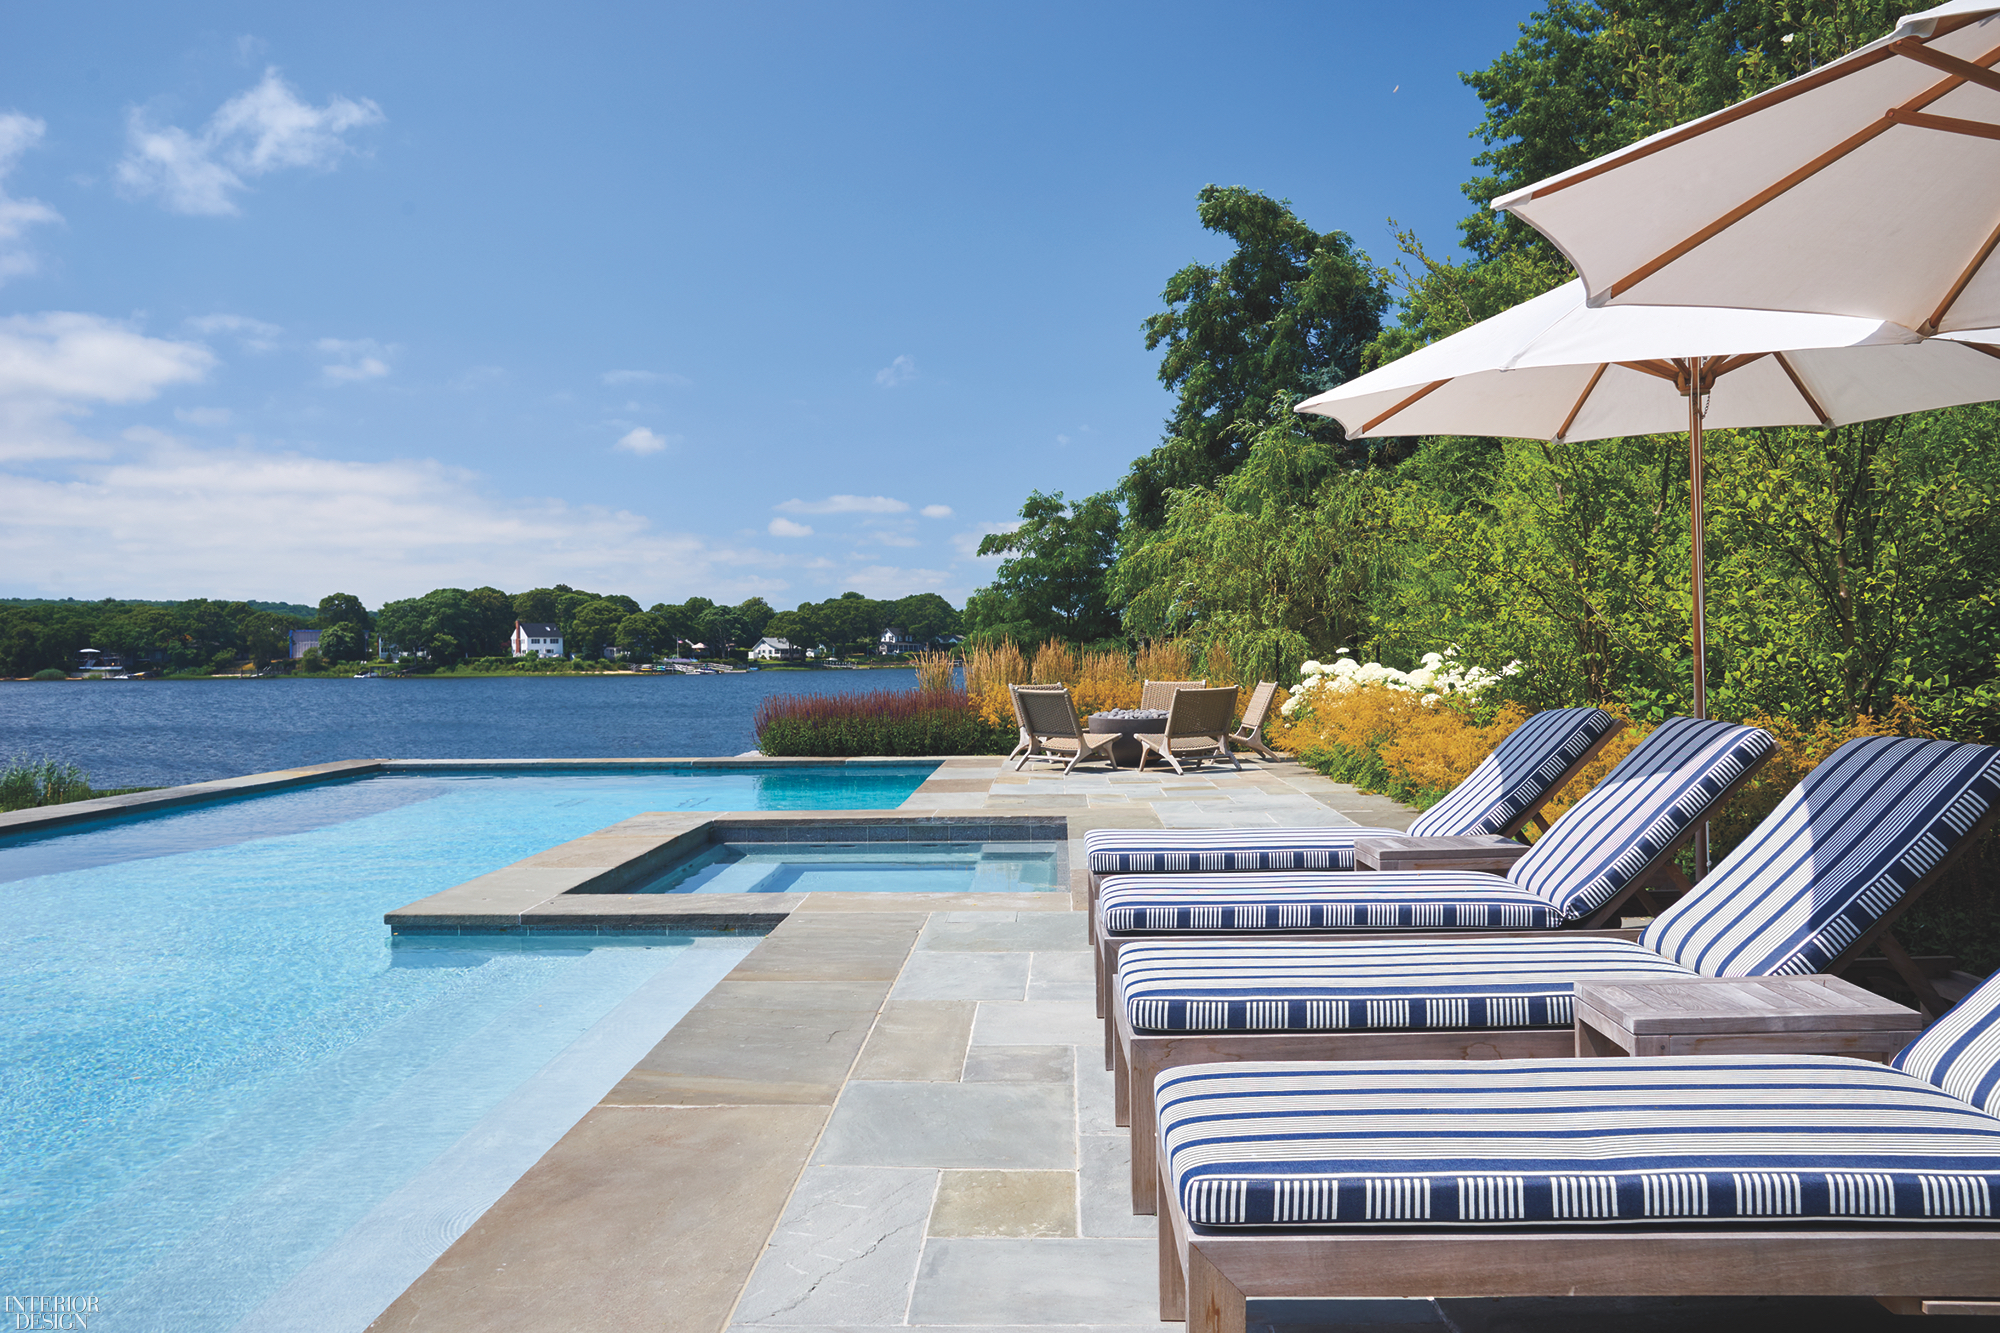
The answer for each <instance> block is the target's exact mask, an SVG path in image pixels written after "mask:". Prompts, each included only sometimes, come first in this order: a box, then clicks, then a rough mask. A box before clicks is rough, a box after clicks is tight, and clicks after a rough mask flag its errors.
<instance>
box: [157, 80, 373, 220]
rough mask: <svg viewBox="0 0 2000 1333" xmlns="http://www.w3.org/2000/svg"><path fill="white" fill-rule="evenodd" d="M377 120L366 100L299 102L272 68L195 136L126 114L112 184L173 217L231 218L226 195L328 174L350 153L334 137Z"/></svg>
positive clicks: (233, 206)
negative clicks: (266, 182)
mask: <svg viewBox="0 0 2000 1333" xmlns="http://www.w3.org/2000/svg"><path fill="white" fill-rule="evenodd" d="M382 120H383V116H382V108H381V107H379V106H377V105H375V103H374V102H372V101H370V100H369V99H367V98H365V97H364V98H362V99H361V100H360V101H358V102H357V101H355V100H353V99H351V98H347V97H334V98H330V99H329V100H328V101H327V104H326V105H325V106H320V107H316V106H313V105H311V104H310V103H308V102H304V101H301V100H300V98H299V95H298V94H297V93H295V92H293V91H292V88H291V85H289V84H287V83H286V82H285V81H284V79H282V78H281V77H279V75H278V71H277V68H276V66H272V67H271V68H268V69H266V70H265V71H264V78H263V80H262V81H261V82H259V83H258V84H257V85H256V86H255V87H254V88H250V89H248V90H247V91H245V92H241V93H238V94H237V95H236V96H235V97H232V98H230V99H229V100H228V101H227V102H224V103H223V104H222V105H221V106H220V107H219V108H217V110H216V112H215V114H214V115H213V116H210V117H209V119H208V124H206V125H204V126H203V127H202V129H201V133H199V134H189V133H188V132H187V131H186V130H183V129H181V128H180V127H179V126H176V125H164V126H155V125H154V124H153V123H152V122H151V120H150V119H149V118H148V117H147V115H146V113H145V111H143V110H142V109H140V108H137V107H135V108H133V109H132V112H131V113H130V115H129V116H128V117H127V120H126V127H125V140H126V146H125V156H124V157H123V158H121V159H120V160H119V162H118V166H117V178H118V183H119V184H120V185H121V186H123V187H124V189H125V190H126V191H127V192H128V193H130V194H132V195H134V196H140V197H143V196H148V195H151V196H156V197H158V198H159V200H160V202H161V204H162V205H163V206H164V207H166V208H167V209H169V210H170V211H172V212H175V213H189V214H195V215H206V216H224V215H229V214H234V213H237V212H240V211H241V210H240V209H238V208H237V206H236V200H235V198H234V197H233V196H234V195H235V194H237V193H238V192H240V191H243V190H247V189H249V188H250V187H249V184H248V182H249V181H250V180H251V179H254V178H256V177H258V176H264V175H268V174H270V173H271V172H274V171H281V170H284V169H286V168H288V167H299V168H305V169H309V170H319V171H331V170H333V169H334V168H335V167H336V166H338V165H339V164H340V159H341V158H342V157H344V156H346V155H347V154H348V153H350V152H353V151H354V149H353V147H352V146H351V145H349V144H348V142H347V141H346V140H345V139H344V138H342V137H341V136H342V135H344V134H346V133H347V132H348V131H349V130H353V129H359V128H360V127H362V126H364V125H376V124H380V123H381V122H382Z"/></svg>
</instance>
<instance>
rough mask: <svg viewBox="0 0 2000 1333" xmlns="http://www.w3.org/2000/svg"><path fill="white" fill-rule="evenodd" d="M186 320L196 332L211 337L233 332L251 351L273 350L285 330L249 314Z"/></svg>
mask: <svg viewBox="0 0 2000 1333" xmlns="http://www.w3.org/2000/svg"><path fill="white" fill-rule="evenodd" d="M184 322H185V323H186V324H187V326H188V327H189V328H191V329H193V330H194V331H195V332H196V333H200V334H204V335H206V336H209V337H213V336H215V335H216V334H219V333H227V334H232V335H234V336H235V338H236V340H237V341H238V342H239V343H241V344H242V345H243V348H244V350H245V351H250V352H268V351H270V350H272V349H273V348H275V347H276V346H277V345H278V335H279V334H281V333H283V332H284V330H283V329H281V328H279V327H278V326H277V325H276V324H266V323H265V322H264V321H263V320H261V319H251V318H250V317H249V316H248V315H221V314H216V315H196V316H195V317H193V318H192V319H189V320H186V321H184Z"/></svg>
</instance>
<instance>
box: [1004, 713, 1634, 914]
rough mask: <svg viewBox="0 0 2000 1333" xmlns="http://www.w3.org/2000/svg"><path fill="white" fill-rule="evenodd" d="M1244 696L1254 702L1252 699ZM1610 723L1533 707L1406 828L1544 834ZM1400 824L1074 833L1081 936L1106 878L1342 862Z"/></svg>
mask: <svg viewBox="0 0 2000 1333" xmlns="http://www.w3.org/2000/svg"><path fill="white" fill-rule="evenodd" d="M1260 688H1261V687H1260ZM1252 703H1253V706H1254V703H1255V701H1254V700H1253V701H1252ZM1248 716H1249V714H1248V713H1246V714H1245V717H1246V718H1247V717H1248ZM1618 729H1619V722H1618V719H1617V718H1615V717H1613V716H1612V715H1611V714H1609V713H1607V712H1605V711H1604V710H1603V709H1602V708H1551V709H1547V710H1545V711H1543V712H1540V713H1536V714H1535V715H1534V716H1533V717H1531V718H1529V719H1528V720H1527V721H1526V722H1523V723H1522V724H1521V725H1520V726H1518V727H1516V728H1515V729H1514V730H1513V731H1512V732H1511V733H1510V734H1509V735H1508V736H1507V739H1505V740H1503V741H1501V742H1500V744H1499V745H1498V746H1496V747H1494V750H1493V753H1491V754H1489V755H1487V756H1486V758H1485V759H1483V760H1481V761H1480V764H1479V766H1478V767H1477V768H1475V769H1473V770H1472V772H1470V773H1468V774H1467V775H1466V777H1465V780H1464V781H1463V782H1461V783H1459V784H1458V785H1457V786H1456V787H1454V788H1452V790H1451V792H1450V794H1449V795H1447V796H1446V797H1445V798H1444V799H1443V800H1442V801H1439V802H1438V803H1437V804H1436V805H1434V806H1432V807H1431V808H1430V809H1428V810H1426V811H1424V813H1423V814H1421V815H1418V816H1417V818H1416V820H1415V822H1414V823H1412V824H1411V825H1410V826H1409V829H1408V830H1407V832H1408V834H1409V835H1410V836H1411V837H1417V838H1455V837H1467V836H1476V835H1479V834H1490V835H1494V836H1498V837H1506V838H1512V837H1517V836H1518V835H1519V834H1520V833H1521V831H1522V830H1523V829H1524V828H1526V827H1527V825H1528V824H1529V823H1530V822H1531V821H1532V822H1533V823H1534V824H1535V825H1536V827H1538V828H1540V829H1542V830H1543V831H1545V832H1546V831H1547V829H1548V827H1549V825H1548V821H1547V820H1545V819H1543V818H1542V807H1543V806H1545V805H1547V804H1548V803H1549V801H1551V800H1552V799H1554V797H1555V794H1556V793H1557V792H1559V791H1561V790H1562V789H1563V788H1564V787H1565V786H1567V785H1568V783H1569V780H1570V779H1571V778H1573V777H1575V776H1576V775H1577V773H1578V772H1580V771H1581V770H1582V768H1583V766H1584V765H1585V764H1587V763H1589V762H1590V761H1591V760H1592V759H1594V758H1596V757H1597V752H1598V751H1599V750H1601V749H1603V748H1604V746H1605V743H1606V742H1608V741H1609V740H1610V739H1611V738H1612V737H1613V736H1615V735H1617V734H1618ZM1023 734H1024V735H1025V732H1024V733H1023ZM1009 758H1012V756H1011V755H1010V756H1009ZM1404 832H1405V830H1403V829H1396V828H1356V827H1353V826H1348V827H1345V828H1317V827H1314V828H1234V829H1092V830H1090V831H1089V832H1088V833H1086V834H1084V837H1083V850H1084V864H1085V866H1086V867H1087V869H1088V872H1089V883H1090V902H1089V910H1090V930H1091V942H1092V943H1093V944H1095V943H1096V941H1097V891H1098V887H1099V885H1100V884H1101V883H1102V881H1103V880H1104V878H1105V877H1106V876H1109V875H1156V874H1172V873H1185V872H1188V871H1201V872H1204V873H1211V874H1212V873H1218V872H1254V871H1264V870H1352V869H1354V840H1355V839H1356V838H1366V837H1394V836H1398V835H1401V834H1403V833H1404Z"/></svg>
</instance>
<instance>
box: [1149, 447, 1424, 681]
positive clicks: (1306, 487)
mask: <svg viewBox="0 0 2000 1333" xmlns="http://www.w3.org/2000/svg"><path fill="white" fill-rule="evenodd" d="M1328 449H1329V446H1327V445H1325V444H1322V443H1321V442H1319V441H1317V440H1313V439H1311V438H1309V437H1307V436H1305V435H1303V434H1302V433H1300V432H1297V431H1295V430H1293V429H1292V428H1291V425H1290V423H1289V422H1283V421H1281V422H1277V423H1274V424H1273V425H1272V426H1271V427H1270V428H1269V429H1267V430H1266V431H1265V432H1264V434H1262V435H1260V436H1259V437H1258V438H1257V440H1256V441H1255V442H1254V443H1253V444H1252V445H1251V449H1250V455H1249V457H1248V458H1247V459H1246V460H1245V461H1244V464H1243V466H1242V467H1240V468H1238V469H1237V470H1236V471H1235V472H1233V473H1231V474H1230V475H1229V476H1228V477H1226V478H1224V479H1223V480H1222V481H1221V483H1219V484H1218V485H1216V486H1195V487H1189V488H1188V489H1186V490H1176V491H1172V492H1169V494H1168V504H1167V515H1166V519H1165V521H1164V522H1162V523H1161V525H1160V526H1159V527H1158V528H1156V529H1154V530H1152V531H1151V532H1147V533H1145V534H1143V535H1142V536H1141V538H1140V539H1139V540H1138V541H1137V542H1136V543H1135V544H1134V545H1133V546H1132V548H1131V549H1129V550H1127V551H1126V552H1125V553H1124V555H1123V556H1122V557H1121V559H1120V560H1119V563H1118V568H1117V571H1116V575H1115V579H1114V587H1116V588H1117V589H1118V590H1119V592H1120V593H1121V595H1122V597H1123V599H1124V600H1125V602H1126V610H1125V627H1126V629H1127V630H1128V631H1129V632H1131V633H1133V634H1135V635H1141V636H1144V637H1147V638H1166V637H1170V636H1182V635H1185V636H1187V637H1190V638H1192V639H1193V640H1194V641H1195V642H1196V643H1198V644H1200V645H1201V646H1203V647H1206V646H1207V645H1209V644H1211V643H1215V642H1221V643H1222V644H1224V645H1225V646H1226V647H1227V648H1228V650H1229V655H1230V657H1231V659H1232V660H1233V661H1234V662H1235V663H1236V665H1237V666H1238V668H1239V669H1241V670H1243V671H1244V672H1246V673H1251V674H1249V675H1247V676H1246V677H1245V678H1246V679H1252V680H1255V679H1263V680H1291V679H1294V678H1296V676H1297V674H1298V669H1299V665H1300V664H1301V663H1302V662H1304V661H1305V660H1306V659H1308V658H1323V659H1331V658H1332V657H1333V656H1334V655H1335V653H1336V652H1338V651H1340V650H1342V649H1359V648H1360V647H1361V645H1362V644H1363V643H1364V642H1367V641H1369V640H1372V639H1373V638H1374V637H1375V634H1374V631H1375V617H1374V614H1373V606H1372V603H1373V602H1374V601H1375V600H1376V598H1378V597H1379V595H1380V593H1381V591H1382V589H1383V588H1384V587H1385V586H1386V585H1387V583H1388V580H1389V577H1390V575H1391V574H1392V573H1393V571H1394V567H1395V565H1396V563H1397V562H1396V561H1394V560H1393V559H1391V558H1389V553H1390V551H1391V550H1392V549H1393V548H1392V547H1391V546H1390V545H1389V544H1388V542H1387V538H1388V536H1389V532H1388V524H1387V522H1386V514H1385V507H1384V505H1383V503H1382V497H1383V495H1384V494H1385V493H1386V492H1387V490H1388V489H1389V487H1388V484H1387V481H1386V478H1385V477H1384V476H1383V475H1382V470H1380V469H1372V468H1371V469H1366V470H1360V471H1356V470H1349V469H1340V468H1332V469H1329V468H1328V466H1327V461H1326V459H1325V458H1324V457H1322V456H1320V455H1323V454H1324V453H1325V452H1326V451H1327V450H1328Z"/></svg>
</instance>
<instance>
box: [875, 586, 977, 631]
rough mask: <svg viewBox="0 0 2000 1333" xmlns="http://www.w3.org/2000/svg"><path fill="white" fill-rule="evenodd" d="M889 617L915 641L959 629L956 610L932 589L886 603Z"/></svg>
mask: <svg viewBox="0 0 2000 1333" xmlns="http://www.w3.org/2000/svg"><path fill="white" fill-rule="evenodd" d="M889 618H890V620H891V622H893V623H894V624H896V625H897V626H899V627H900V628H901V629H902V630H903V631H904V632H905V633H907V634H908V635H909V636H910V637H911V638H913V639H915V640H916V641H917V642H918V643H931V642H933V641H935V640H937V639H942V638H943V637H945V636H946V635H947V634H956V633H958V630H959V624H960V620H959V614H958V612H957V611H955V610H953V609H952V605H951V603H950V602H947V601H946V600H945V599H944V598H942V597H940V596H938V595H937V594H936V593H934V592H920V593H915V594H912V595H911V596H909V597H904V598H901V599H900V600H898V601H894V602H891V603H890V604H889Z"/></svg>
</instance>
